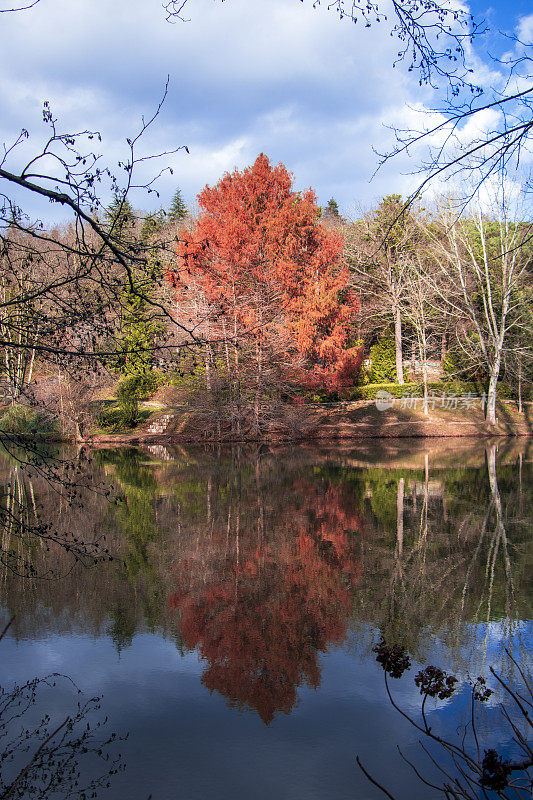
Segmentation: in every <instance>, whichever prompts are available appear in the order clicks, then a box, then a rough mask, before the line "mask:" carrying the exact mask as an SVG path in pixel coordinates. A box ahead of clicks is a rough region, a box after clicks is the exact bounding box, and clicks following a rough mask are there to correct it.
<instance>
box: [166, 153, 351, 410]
mask: <svg viewBox="0 0 533 800" xmlns="http://www.w3.org/2000/svg"><path fill="white" fill-rule="evenodd" d="M198 202H199V206H200V215H199V217H198V220H197V222H196V226H195V228H194V230H193V231H192V232H184V233H183V236H182V237H181V241H180V243H179V245H178V248H177V263H176V265H175V267H174V269H173V270H172V272H171V273H170V274H169V279H170V281H171V282H172V284H173V285H174V286H175V287H176V289H177V291H178V292H179V294H181V296H184V295H186V294H187V292H189V291H191V289H192V288H193V287H194V289H195V290H196V291H197V290H198V287H199V286H200V287H201V290H202V292H203V294H204V296H205V298H206V299H207V301H208V303H210V304H211V307H212V308H213V309H216V310H217V313H220V312H223V314H222V317H220V320H221V322H220V325H221V326H222V327H223V332H224V333H225V334H227V335H228V336H231V339H232V343H233V344H237V342H238V340H239V339H240V340H241V347H240V348H239V347H237V349H236V350H235V352H234V353H233V357H232V358H231V369H232V370H239V367H240V368H241V370H242V366H243V365H242V361H243V352H246V353H247V358H248V360H249V361H251V362H252V363H253V365H254V369H253V371H252V375H253V377H252V379H251V381H250V383H251V384H252V386H253V389H254V391H255V396H256V403H257V402H259V400H260V396H261V393H262V390H263V388H264V384H265V377H266V374H267V372H268V370H269V369H270V368H271V367H272V364H273V363H275V364H276V366H277V368H278V373H279V369H280V367H281V366H283V367H284V368H285V369H287V368H290V367H291V366H292V368H293V369H292V376H293V377H294V374H295V367H296V366H297V365H299V366H300V367H301V366H305V368H306V372H305V374H306V380H307V382H309V383H310V382H311V381H312V376H313V375H314V377H315V382H316V379H319V380H321V381H322V382H324V383H326V384H329V385H331V386H333V385H335V384H336V382H337V383H338V382H339V381H342V380H350V379H351V378H352V377H353V375H350V370H351V371H352V372H355V370H356V369H357V367H358V357H359V349H358V348H353V347H350V338H351V334H352V324H353V320H354V316H355V313H356V311H357V299H356V297H355V294H354V293H353V291H352V290H351V289H350V286H349V273H348V268H347V266H346V265H345V264H344V263H343V261H342V247H343V241H342V237H341V236H340V234H339V233H338V232H336V231H332V230H331V229H328V228H326V227H325V226H323V225H320V223H319V221H318V206H317V203H316V197H315V195H314V193H313V192H312V191H311V190H308V191H306V192H294V190H293V185H292V177H291V175H290V173H289V172H288V171H287V169H286V168H285V167H284V166H283V164H279V165H278V166H277V167H274V166H272V165H271V164H270V162H269V160H268V158H267V156H265V155H264V154H261V155H259V156H258V157H257V159H256V161H255V163H254V164H253V166H251V167H247V168H246V169H244V170H243V171H242V172H240V171H239V170H234V171H233V172H232V173H226V174H225V175H224V176H223V178H221V180H220V181H219V182H218V183H217V184H216V186H214V187H208V186H207V187H206V188H205V189H204V190H203V191H202V192H201V194H200V195H199V197H198ZM242 342H244V343H245V344H242ZM239 349H240V352H237V351H238V350H239ZM226 351H227V349H226ZM280 354H282V355H283V357H282V358H280ZM227 358H228V365H227V366H228V369H229V368H230V358H229V356H227ZM289 371H290V370H289ZM249 374H250V370H248V375H249ZM303 374H304V373H302V371H301V370H300V378H302V376H303ZM310 374H311V377H310ZM241 377H242V376H241V375H239V376H238V380H237V383H239V385H240V384H241V380H240V378H241Z"/></svg>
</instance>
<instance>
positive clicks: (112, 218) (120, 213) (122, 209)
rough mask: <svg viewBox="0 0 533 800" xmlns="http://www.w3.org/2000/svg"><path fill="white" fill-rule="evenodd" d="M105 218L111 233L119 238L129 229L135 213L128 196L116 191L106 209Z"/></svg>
mask: <svg viewBox="0 0 533 800" xmlns="http://www.w3.org/2000/svg"><path fill="white" fill-rule="evenodd" d="M105 219H106V223H107V228H108V229H109V230H112V232H113V234H114V235H115V236H117V237H119V238H120V237H123V236H125V235H126V234H127V232H128V231H131V229H132V227H133V225H134V222H135V215H134V213H133V208H132V207H131V203H130V201H129V200H128V198H127V197H124V196H123V195H122V194H120V192H116V193H115V196H114V198H113V200H112V202H111V203H110V204H109V206H108V208H107V209H106V212H105Z"/></svg>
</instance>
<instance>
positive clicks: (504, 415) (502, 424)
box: [0, 401, 533, 447]
mask: <svg viewBox="0 0 533 800" xmlns="http://www.w3.org/2000/svg"><path fill="white" fill-rule="evenodd" d="M263 418H264V425H265V429H264V431H263V432H261V433H260V434H258V433H256V432H254V431H253V430H250V429H248V431H247V432H246V433H239V432H237V431H235V430H233V431H232V430H231V428H230V424H229V422H227V421H226V420H224V419H221V418H217V417H215V415H214V414H213V413H212V412H209V411H206V410H202V409H192V408H191V409H187V410H184V409H183V408H181V409H177V408H171V407H168V406H167V407H162V408H160V409H158V410H157V411H156V412H154V413H153V414H152V415H151V417H150V418H149V419H148V420H147V421H146V422H145V423H144V424H143V425H142V426H139V427H138V428H135V429H133V430H131V431H127V432H126V431H122V432H117V433H111V432H106V431H102V430H100V431H95V432H91V433H89V435H85V436H83V438H82V437H75V436H67V437H66V436H61V435H59V434H57V433H56V434H43V435H38V434H31V435H30V434H20V433H19V434H14V433H9V432H5V433H4V435H5V437H6V438H11V439H13V440H14V439H18V440H20V441H24V440H26V441H28V440H33V441H46V442H50V443H52V442H56V443H65V444H74V445H89V446H94V447H99V446H106V447H109V446H113V445H115V446H124V445H126V446H127V445H132V446H136V445H143V444H162V445H172V444H193V445H195V444H196V445H207V444H209V445H225V444H247V443H262V444H265V445H267V444H273V445H276V444H290V443H312V442H315V443H319V444H320V443H328V442H330V443H334V442H344V443H346V442H350V441H354V442H357V441H364V440H374V441H377V440H388V439H467V438H470V439H482V440H483V439H495V438H499V439H509V438H529V437H531V436H532V435H533V404H530V403H529V404H527V406H525V407H524V411H523V412H522V413H519V412H518V411H517V409H516V408H514V407H513V406H512V405H511V404H510V403H504V402H500V403H499V404H498V408H497V419H498V421H497V424H496V425H488V424H487V423H486V421H485V419H484V417H483V414H482V412H481V410H480V409H452V410H450V409H432V410H431V412H430V413H429V414H428V415H427V416H426V415H424V414H423V413H422V412H417V411H413V410H405V409H387V410H380V409H378V408H377V407H376V405H375V403H374V402H373V401H358V402H357V403H350V404H342V403H339V404H338V405H336V406H335V407H331V406H330V407H323V406H311V405H309V406H299V407H294V406H287V407H286V408H283V409H276V411H275V413H273V412H269V409H265V411H264V417H263ZM243 424H245V423H243V422H241V425H243ZM0 433H1V432H0Z"/></svg>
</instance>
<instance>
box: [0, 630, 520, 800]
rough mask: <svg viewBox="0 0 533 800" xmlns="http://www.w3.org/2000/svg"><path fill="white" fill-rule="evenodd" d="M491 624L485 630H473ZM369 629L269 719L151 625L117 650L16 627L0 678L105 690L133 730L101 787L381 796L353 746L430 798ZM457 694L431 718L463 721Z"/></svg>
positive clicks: (438, 652)
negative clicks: (67, 680) (244, 705)
mask: <svg viewBox="0 0 533 800" xmlns="http://www.w3.org/2000/svg"><path fill="white" fill-rule="evenodd" d="M479 627H480V628H481V627H482V626H479ZM498 628H499V626H498V625H497V624H494V623H492V624H491V625H490V636H489V637H488V641H489V642H490V648H491V650H492V648H494V649H495V651H496V650H497V643H498V641H499V639H500V631H499V629H498ZM521 628H522V633H523V634H524V635H527V634H528V633H529V634H530V633H531V630H530V628H528V626H526V625H522V626H521ZM483 634H484V631H482V630H479V631H477V636H476V639H477V638H478V637H480V636H481V637H482V636H483ZM371 635H372V631H371V629H369V628H366V629H365V630H363V629H361V630H360V631H359V632H358V633H357V634H355V633H353V632H352V633H350V635H349V637H348V640H347V642H346V643H345V645H344V646H343V647H334V648H331V650H330V651H329V652H328V653H327V654H324V655H322V656H321V657H320V665H321V670H322V674H321V683H320V686H319V688H318V689H317V690H313V689H310V688H308V687H306V686H303V687H300V688H299V691H298V696H299V701H298V702H297V704H296V705H295V707H294V708H293V710H292V712H291V714H290V715H285V714H277V715H276V716H275V718H274V720H273V722H272V723H271V724H270V725H268V726H266V725H264V724H263V722H262V721H261V720H260V719H259V717H258V716H257V714H256V713H254V712H250V711H246V712H244V713H241V712H239V711H238V710H236V709H231V708H229V707H228V705H227V703H226V702H225V700H224V699H223V698H222V697H221V696H220V695H218V694H217V693H216V692H215V693H213V694H209V692H208V691H207V689H205V687H203V686H202V684H201V676H202V671H203V668H204V665H203V664H202V663H201V661H200V660H199V659H198V657H197V655H196V654H195V653H186V654H185V655H184V656H181V655H180V654H179V652H178V651H177V649H176V647H175V645H174V644H173V643H172V642H170V641H167V640H165V639H163V638H162V637H161V636H158V635H152V634H138V635H136V636H135V637H134V639H133V642H132V644H131V646H130V647H129V648H127V649H125V650H123V651H122V652H121V653H120V656H119V655H118V654H117V651H116V649H115V648H114V646H113V644H112V642H111V640H110V639H109V638H108V637H105V636H102V637H87V636H84V635H71V636H61V635H51V636H48V637H47V638H45V639H41V640H38V641H35V642H31V641H29V640H22V641H20V642H18V643H17V642H15V641H14V639H12V638H8V639H6V640H5V641H4V642H3V644H2V660H1V662H0V682H1V683H2V684H3V685H6V684H9V683H10V682H11V680H12V678H13V676H14V675H16V676H17V678H18V680H19V681H20V680H23V679H24V678H30V677H32V676H33V675H34V674H36V672H39V673H40V674H44V673H45V672H46V671H52V670H54V671H59V672H63V673H65V674H68V675H70V676H71V677H72V678H73V679H74V681H75V682H76V684H77V685H78V686H79V687H80V688H81V689H82V690H83V691H84V693H85V694H86V695H87V696H89V695H93V694H101V695H103V703H102V708H103V712H104V713H105V714H107V715H109V717H110V719H111V720H112V726H113V730H116V731H117V732H120V733H124V732H126V731H129V732H130V736H129V739H128V741H127V742H126V743H124V744H123V745H121V750H122V752H123V754H124V755H125V760H126V763H127V769H126V772H125V773H124V774H123V775H120V776H118V777H116V778H115V779H114V781H113V783H112V787H111V789H110V790H108V793H103V794H102V796H103V797H109V798H117V799H118V798H123V797H125V796H127V797H128V798H132V799H133V798H144V800H145V798H146V797H147V796H148V794H150V793H152V795H153V797H157V798H162V799H163V800H165V799H166V798H207V797H209V798H211V797H213V798H215V797H217V798H218V797H220V798H235V797H257V798H265V800H266V798H272V797H284V798H285V797H286V798H291V799H292V798H294V800H296V798H302V797H305V798H317V800H318V798H320V799H321V800H322V799H323V798H325V797H327V798H353V797H357V798H358V799H359V798H363V799H364V798H374V797H378V796H380V795H379V794H378V793H377V792H376V791H374V789H373V787H371V786H369V785H368V784H367V783H366V781H365V780H364V778H362V776H361V775H360V773H359V771H358V769H357V767H356V765H355V762H354V759H355V755H356V754H359V755H360V757H361V759H362V760H363V763H365V764H366V765H367V767H368V768H369V769H371V770H372V769H374V770H375V771H377V773H378V774H380V775H381V776H382V778H383V780H387V779H388V780H389V785H391V786H394V788H395V791H396V792H397V793H398V795H399V796H402V795H403V796H408V797H410V798H412V799H413V800H417V798H423V797H424V798H427V797H431V794H429V795H428V794H427V792H426V791H423V790H422V788H421V786H420V785H419V784H418V783H417V782H416V781H413V779H412V777H411V776H410V774H409V771H408V769H407V768H406V767H405V766H404V765H402V764H401V762H400V760H399V756H398V754H397V752H396V744H397V743H400V744H401V746H402V749H403V750H404V752H405V754H406V755H408V756H410V757H412V756H413V755H415V754H416V753H417V738H418V737H417V735H416V732H415V731H414V730H413V729H412V728H411V727H410V726H409V725H408V724H406V723H405V722H404V720H402V719H401V717H400V716H399V715H398V714H397V713H396V712H395V711H394V709H392V708H391V706H390V704H389V702H388V700H387V699H386V695H385V690H384V685H383V674H382V671H381V668H380V667H379V666H378V665H377V664H376V663H375V661H374V658H373V657H372V654H371V653H369V652H368V648H367V646H366V645H367V643H368V642H370V640H371ZM362 639H364V640H365V644H364V645H363V647H360V644H361V641H362ZM433 641H434V647H433V648H432V652H428V653H427V657H428V661H435V662H436V663H439V664H441V665H443V666H448V665H449V661H450V654H449V653H448V654H447V653H446V648H445V647H444V646H443V645H442V644H440V643H439V642H438V641H435V640H433ZM418 666H419V665H418V664H414V666H413V669H412V671H411V676H412V677H413V676H414V674H415V671H416V668H417V667H418ZM391 683H392V687H393V691H394V696H395V698H396V700H397V701H398V703H399V705H400V706H401V707H402V708H404V709H406V710H408V711H411V712H414V711H415V710H416V709H418V708H419V694H418V689H417V688H416V687H415V686H414V684H413V682H412V679H411V680H410V679H408V678H407V679H406V678H404V679H403V680H401V681H392V682H391ZM70 697H71V690H70V689H69V688H68V686H63V685H60V687H59V688H58V689H56V694H55V695H54V709H55V710H56V713H60V712H61V711H64V709H65V708H67V707H68V702H69V698H70ZM458 699H459V703H456V704H453V703H450V702H448V703H443V704H440V705H441V708H442V711H441V712H440V713H439V715H438V720H437V719H435V714H434V713H433V712H432V710H431V707H430V706H428V709H429V713H430V715H431V717H432V724H435V723H436V722H437V723H438V724H439V727H440V725H441V724H445V723H446V722H447V717H448V716H449V715H452V718H451V722H452V727H454V726H456V725H457V722H458V717H457V708H458V707H460V708H461V713H465V712H466V710H467V706H468V695H467V692H466V691H463V692H461V694H460V697H459V698H458ZM384 767H385V768H384ZM391 779H392V783H390V781H391Z"/></svg>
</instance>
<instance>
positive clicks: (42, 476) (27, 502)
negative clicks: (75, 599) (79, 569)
mask: <svg viewBox="0 0 533 800" xmlns="http://www.w3.org/2000/svg"><path fill="white" fill-rule="evenodd" d="M2 449H3V453H2V455H3V456H4V458H3V459H2V461H1V462H0V475H1V483H2V486H1V488H0V567H2V572H4V573H5V572H6V571H7V572H12V573H13V574H16V575H20V576H25V577H29V578H34V577H36V576H37V575H39V576H40V577H46V578H49V577H51V575H52V574H53V573H55V572H56V571H57V570H56V569H54V568H53V567H52V566H51V565H49V569H48V571H45V572H39V571H38V569H37V561H38V559H39V556H40V555H42V554H43V553H46V552H50V549H51V548H54V549H55V548H62V549H63V551H64V553H65V554H66V555H67V557H68V559H67V560H68V569H72V566H73V564H74V563H76V562H81V563H83V564H85V565H86V566H88V565H93V564H97V563H99V562H101V561H103V560H107V559H108V558H109V557H110V554H109V550H108V548H107V547H106V545H105V543H104V542H103V540H101V539H100V540H98V539H97V538H90V537H89V536H87V530H86V528H85V526H83V525H82V526H79V527H78V529H77V530H76V531H74V530H72V529H69V527H68V526H66V525H64V524H62V522H63V519H62V511H63V509H64V508H78V509H79V508H81V503H80V500H81V495H82V492H85V493H87V491H88V490H89V489H91V490H92V491H93V492H94V493H95V494H96V495H102V494H105V492H106V489H105V488H104V487H103V486H102V485H101V484H100V485H99V484H94V485H91V477H90V474H91V471H92V470H91V468H90V465H89V464H88V462H87V459H86V456H85V453H84V452H83V451H78V454H77V458H76V459H74V460H73V461H71V462H69V461H66V460H64V459H63V458H62V457H61V454H59V452H56V453H53V452H51V451H49V450H47V449H45V448H39V447H36V448H33V449H30V450H29V451H28V450H27V449H25V448H23V447H21V446H18V444H14V443H11V446H10V447H9V448H8V447H7V443H6V440H5V439H3V440H2ZM43 496H44V497H46V498H47V499H48V498H50V499H51V500H52V502H51V507H52V508H53V512H52V513H47V509H46V508H44V506H42V503H41V500H42V498H43Z"/></svg>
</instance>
